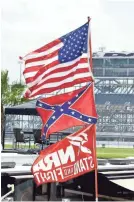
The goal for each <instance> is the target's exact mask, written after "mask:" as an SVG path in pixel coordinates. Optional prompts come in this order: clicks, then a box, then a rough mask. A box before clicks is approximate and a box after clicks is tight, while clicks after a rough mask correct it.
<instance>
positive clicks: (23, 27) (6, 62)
mask: <svg viewBox="0 0 134 202" xmlns="http://www.w3.org/2000/svg"><path fill="white" fill-rule="evenodd" d="M1 2H2V3H1V4H2V6H1V7H2V15H1V21H2V32H1V41H2V47H1V51H2V55H1V60H2V62H1V66H2V69H8V70H9V76H10V81H14V80H19V69H20V67H19V64H18V56H24V55H25V54H27V53H28V52H30V51H32V50H34V49H37V48H39V47H41V46H43V45H45V44H46V43H47V42H50V41H51V40H53V39H56V38H58V37H60V36H62V35H64V34H66V33H68V32H69V31H72V30H73V29H75V28H77V27H79V26H81V25H82V24H84V23H85V22H86V21H87V16H90V17H91V18H92V27H91V31H92V48H93V51H97V50H98V49H99V47H101V46H105V47H106V50H107V51H112V50H115V51H124V50H125V51H130V52H131V51H134V1H129V0H126V1H121V0H120V1H116V0H2V1H1ZM23 69H24V67H23ZM22 77H23V76H22Z"/></svg>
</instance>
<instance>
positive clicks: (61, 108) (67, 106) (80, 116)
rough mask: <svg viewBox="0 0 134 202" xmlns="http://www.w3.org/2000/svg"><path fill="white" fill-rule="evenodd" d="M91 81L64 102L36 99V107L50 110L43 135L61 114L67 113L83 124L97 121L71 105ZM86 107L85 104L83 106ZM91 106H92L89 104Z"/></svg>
mask: <svg viewBox="0 0 134 202" xmlns="http://www.w3.org/2000/svg"><path fill="white" fill-rule="evenodd" d="M91 85H92V83H90V84H89V85H88V86H87V87H86V88H84V89H83V90H81V91H80V92H79V93H78V94H76V95H75V96H74V97H73V98H72V99H70V100H69V101H66V102H64V103H63V104H61V105H54V106H53V105H50V104H47V103H45V102H43V101H41V100H37V103H36V107H38V108H41V109H45V110H52V112H53V113H51V116H50V117H49V118H48V120H47V121H46V122H45V124H44V126H43V127H44V128H43V132H44V135H45V136H47V132H48V130H49V128H50V127H51V126H52V125H53V124H55V123H56V121H57V120H59V119H60V118H61V117H62V116H65V115H67V116H68V117H73V118H74V119H76V120H78V121H81V122H83V123H84V124H95V123H96V122H97V118H96V117H93V116H92V115H86V114H84V113H82V112H80V111H78V110H76V109H75V108H73V105H74V104H75V103H76V102H77V101H78V100H79V99H80V98H81V97H82V96H84V93H85V92H86V91H87V90H88V89H89V88H90V86H91ZM85 107H86V106H85ZM90 107H92V106H90Z"/></svg>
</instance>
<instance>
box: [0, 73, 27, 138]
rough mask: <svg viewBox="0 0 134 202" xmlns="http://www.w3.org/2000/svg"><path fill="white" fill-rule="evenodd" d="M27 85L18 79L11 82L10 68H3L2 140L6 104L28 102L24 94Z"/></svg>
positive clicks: (12, 104)
mask: <svg viewBox="0 0 134 202" xmlns="http://www.w3.org/2000/svg"><path fill="white" fill-rule="evenodd" d="M24 88H25V85H24V84H22V83H19V82H17V81H15V82H13V83H12V84H11V85H10V84H9V77H8V70H1V142H2V140H3V130H4V109H3V107H4V106H9V105H10V106H14V105H17V104H21V103H23V102H26V101H27V100H26V99H24V98H23V96H22V94H23V91H24Z"/></svg>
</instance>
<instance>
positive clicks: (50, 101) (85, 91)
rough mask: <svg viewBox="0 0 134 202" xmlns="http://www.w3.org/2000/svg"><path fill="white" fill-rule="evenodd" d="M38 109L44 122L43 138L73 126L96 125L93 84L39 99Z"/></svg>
mask: <svg viewBox="0 0 134 202" xmlns="http://www.w3.org/2000/svg"><path fill="white" fill-rule="evenodd" d="M36 109H37V111H38V113H39V115H40V116H41V118H42V122H43V129H42V131H43V133H42V138H43V137H44V138H47V137H48V136H49V134H51V133H54V132H57V131H61V130H64V129H66V128H71V127H73V126H78V125H79V126H80V125H87V124H96V122H97V113H96V107H95V101H94V95H93V83H92V82H91V83H89V84H88V85H87V86H86V87H83V88H82V89H79V90H76V91H74V92H71V93H65V94H64V95H56V96H53V97H50V98H42V99H39V100H37V103H36Z"/></svg>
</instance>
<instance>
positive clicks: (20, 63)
mask: <svg viewBox="0 0 134 202" xmlns="http://www.w3.org/2000/svg"><path fill="white" fill-rule="evenodd" d="M18 63H19V65H20V84H21V68H22V63H23V60H22V57H19V61H18Z"/></svg>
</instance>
